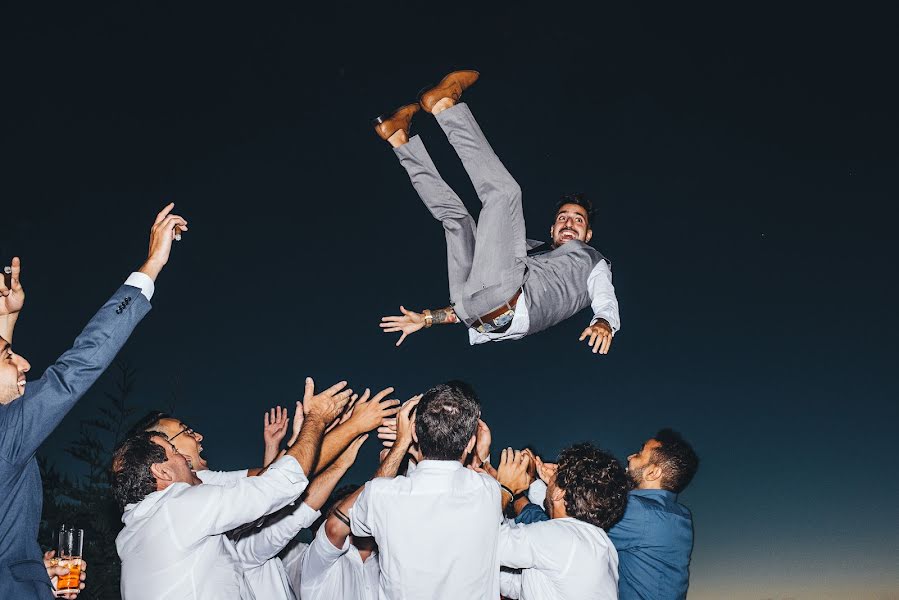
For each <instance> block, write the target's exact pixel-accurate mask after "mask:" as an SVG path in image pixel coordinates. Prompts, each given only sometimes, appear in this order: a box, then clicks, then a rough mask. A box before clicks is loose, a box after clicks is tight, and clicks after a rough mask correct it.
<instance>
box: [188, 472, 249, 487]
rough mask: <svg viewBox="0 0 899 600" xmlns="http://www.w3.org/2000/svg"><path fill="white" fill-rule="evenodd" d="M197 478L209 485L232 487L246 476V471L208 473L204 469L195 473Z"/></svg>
mask: <svg viewBox="0 0 899 600" xmlns="http://www.w3.org/2000/svg"><path fill="white" fill-rule="evenodd" d="M196 476H197V478H198V479H199V480H200V481H202V482H203V483H206V484H209V485H233V484H235V483H237V482H238V481H240V480H241V479H243V478H245V477H246V476H247V469H242V470H240V471H210V470H209V469H204V470H202V471H197V472H196Z"/></svg>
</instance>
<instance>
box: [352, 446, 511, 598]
mask: <svg viewBox="0 0 899 600" xmlns="http://www.w3.org/2000/svg"><path fill="white" fill-rule="evenodd" d="M349 516H350V522H351V524H352V532H353V535H355V536H373V537H374V538H375V542H377V544H378V553H379V557H380V558H379V563H380V567H381V582H380V596H379V597H380V598H381V599H382V600H399V599H403V600H406V599H413V598H414V599H419V598H427V599H429V600H440V599H446V600H459V599H462V598H464V599H465V600H478V599H483V600H496V599H497V598H498V597H499V562H498V560H497V553H496V544H497V537H498V535H499V524H500V523H501V521H502V515H501V513H500V492H499V484H498V483H496V480H494V479H493V478H491V477H490V476H488V475H485V474H483V473H476V472H474V471H472V470H471V469H466V468H465V467H463V466H462V463H460V462H459V461H456V460H423V461H422V462H420V463H419V464H418V465H417V466H416V468H415V470H414V471H413V472H412V473H411V474H410V475H409V476H408V477H405V476H397V477H394V478H386V477H382V478H378V479H374V480H372V481H369V482H368V483H366V484H365V489H364V490H363V491H362V493H361V495H360V496H359V498H358V499H357V500H356V503H355V504H354V505H353V508H352V509H351V510H350V515H349Z"/></svg>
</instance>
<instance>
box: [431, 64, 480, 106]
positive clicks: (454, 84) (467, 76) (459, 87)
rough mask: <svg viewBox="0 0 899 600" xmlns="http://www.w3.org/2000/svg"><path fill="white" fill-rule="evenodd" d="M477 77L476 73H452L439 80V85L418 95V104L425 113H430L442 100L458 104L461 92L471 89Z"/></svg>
mask: <svg viewBox="0 0 899 600" xmlns="http://www.w3.org/2000/svg"><path fill="white" fill-rule="evenodd" d="M479 75H480V73H478V72H477V71H453V72H452V73H450V74H449V75H447V76H446V77H444V78H443V79H441V80H440V83H438V84H437V85H435V86H434V87H432V88H430V89H426V90H424V91H423V92H422V93H420V94H419V95H418V103H419V104H421V107H422V108H423V109H425V111H427V112H431V109H432V108H434V105H435V104H437V102H439V101H440V100H442V99H444V98H452V99H453V101H454V102H458V101H459V98H461V97H462V92H463V91H465V90H467V89H468V88H469V87H471V86H472V85H473V84H474V82H475V81H477V80H478V76H479Z"/></svg>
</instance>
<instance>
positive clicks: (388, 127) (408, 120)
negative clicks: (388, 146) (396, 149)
mask: <svg viewBox="0 0 899 600" xmlns="http://www.w3.org/2000/svg"><path fill="white" fill-rule="evenodd" d="M420 108H421V107H419V106H418V104H407V105H406V106H401V107H399V108H398V109H396V110H395V111H393V113H391V114H389V115H381V116H380V117H377V118H376V119H373V120H372V122H371V124H372V125H373V126H374V128H375V132H376V133H377V134H378V135H379V136H381V139H382V140H384V141H385V142H386V141H387V139H388V138H389V137H390V136H392V135H393V134H394V133H396V132H397V131H399V130H400V129H402V130H403V131H405V132H406V135H409V127H410V126H411V125H412V117H413V116H414V115H415V113H417V112H418V111H419V110H420Z"/></svg>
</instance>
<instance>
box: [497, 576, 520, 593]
mask: <svg viewBox="0 0 899 600" xmlns="http://www.w3.org/2000/svg"><path fill="white" fill-rule="evenodd" d="M499 593H500V594H502V595H503V597H505V598H512V599H513V600H518V598H521V573H513V572H511V571H500V572H499Z"/></svg>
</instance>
